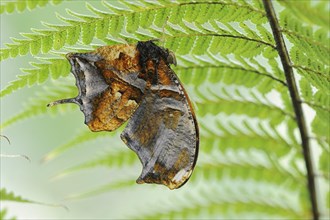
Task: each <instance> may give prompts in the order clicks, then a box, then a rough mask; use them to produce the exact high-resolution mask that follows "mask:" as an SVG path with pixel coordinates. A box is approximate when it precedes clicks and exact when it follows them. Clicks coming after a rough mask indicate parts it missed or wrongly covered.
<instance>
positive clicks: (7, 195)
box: [0, 188, 67, 209]
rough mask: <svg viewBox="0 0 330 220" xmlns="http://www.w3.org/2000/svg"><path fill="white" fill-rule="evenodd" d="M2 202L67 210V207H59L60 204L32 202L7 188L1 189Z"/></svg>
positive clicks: (0, 198) (0, 197)
mask: <svg viewBox="0 0 330 220" xmlns="http://www.w3.org/2000/svg"><path fill="white" fill-rule="evenodd" d="M0 201H2V202H4V201H11V202H21V203H31V204H39V205H46V206H54V207H62V208H65V209H67V208H66V207H65V206H63V205H59V204H49V203H44V202H37V201H34V200H30V199H25V198H23V197H22V196H19V195H16V194H14V193H13V192H8V191H7V189H6V188H1V189H0Z"/></svg>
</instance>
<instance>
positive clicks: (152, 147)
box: [121, 66, 199, 189]
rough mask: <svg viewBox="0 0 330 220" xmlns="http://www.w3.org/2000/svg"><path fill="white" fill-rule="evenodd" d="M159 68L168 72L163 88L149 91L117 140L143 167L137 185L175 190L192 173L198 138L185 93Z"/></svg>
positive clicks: (171, 74) (171, 75) (155, 87)
mask: <svg viewBox="0 0 330 220" xmlns="http://www.w3.org/2000/svg"><path fill="white" fill-rule="evenodd" d="M163 68H165V69H166V68H168V69H167V70H166V71H167V72H166V76H167V78H168V79H167V80H165V81H166V82H167V83H166V85H164V83H163V84H158V85H153V86H151V87H150V89H149V90H148V92H147V93H146V94H145V96H144V98H143V99H142V102H141V104H140V106H139V107H138V108H137V110H136V111H135V112H134V114H133V115H132V118H131V119H130V120H129V121H128V124H127V126H126V128H125V130H124V131H123V133H122V134H121V138H122V140H123V141H124V142H125V143H126V144H127V145H128V147H129V148H130V149H132V150H133V151H134V152H136V153H137V155H138V157H139V159H140V161H141V163H142V165H143V170H142V173H141V175H140V177H139V178H138V179H137V183H157V184H164V185H166V186H167V187H169V188H170V189H175V188H179V187H180V186H182V185H183V184H184V183H185V182H186V181H187V180H188V179H189V177H190V175H191V173H192V171H193V168H194V166H195V163H196V160H197V155H198V144H199V136H198V126H197V122H196V119H195V115H194V113H193V109H192V106H191V104H190V101H189V98H188V96H187V94H186V92H185V91H184V89H183V87H182V85H181V83H180V82H179V80H178V78H177V76H176V75H175V73H174V72H173V71H172V70H171V69H170V68H169V67H167V66H166V67H163ZM160 76H161V77H160V78H164V77H166V76H162V74H160ZM163 81H164V80H163ZM165 81H164V82H165Z"/></svg>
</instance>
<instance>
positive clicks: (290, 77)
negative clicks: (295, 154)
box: [263, 0, 319, 220]
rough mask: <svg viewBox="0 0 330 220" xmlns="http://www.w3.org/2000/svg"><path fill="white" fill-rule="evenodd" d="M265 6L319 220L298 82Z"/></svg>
mask: <svg viewBox="0 0 330 220" xmlns="http://www.w3.org/2000/svg"><path fill="white" fill-rule="evenodd" d="M263 4H264V7H265V10H266V15H267V18H268V21H269V23H270V26H271V28H272V31H273V35H274V40H275V42H276V48H277V51H278V53H279V56H280V58H281V62H282V66H283V70H284V74H285V78H286V82H287V86H288V89H289V92H290V97H291V101H292V106H293V109H294V112H295V115H296V122H297V124H298V128H299V131H300V137H301V146H302V150H303V155H304V159H305V166H306V170H307V180H308V190H309V196H310V200H311V204H312V213H313V219H314V220H319V211H318V205H317V194H316V185H315V178H314V168H313V162H312V158H311V152H310V144H309V138H308V132H307V127H306V122H305V117H304V112H303V110H302V106H301V103H302V102H301V100H300V97H299V93H298V89H297V85H296V81H295V78H294V74H293V69H292V65H291V61H290V57H289V54H288V51H287V49H286V45H285V42H284V40H283V36H282V33H281V28H280V26H279V23H278V20H277V18H276V14H275V11H274V8H273V4H272V2H271V1H270V0H263Z"/></svg>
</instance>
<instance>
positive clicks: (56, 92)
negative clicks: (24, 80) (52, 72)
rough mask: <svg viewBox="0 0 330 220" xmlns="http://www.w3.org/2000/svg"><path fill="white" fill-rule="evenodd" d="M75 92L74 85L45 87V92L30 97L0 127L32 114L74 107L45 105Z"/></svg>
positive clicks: (56, 111)
mask: <svg viewBox="0 0 330 220" xmlns="http://www.w3.org/2000/svg"><path fill="white" fill-rule="evenodd" d="M75 93H76V88H75V87H74V86H63V85H61V88H54V89H46V93H42V94H41V93H39V95H38V96H39V97H37V98H31V99H30V100H29V102H28V104H27V105H26V107H25V109H24V110H23V111H21V112H20V113H18V114H16V115H14V116H13V117H11V118H9V119H7V120H6V121H4V122H2V123H1V125H0V127H1V128H2V129H4V128H6V127H8V126H10V125H12V124H14V123H16V122H18V121H22V120H23V119H27V118H30V117H33V116H37V115H41V114H46V113H47V114H49V113H52V114H53V115H55V113H59V112H65V111H67V110H69V109H73V108H74V107H75V106H73V105H63V106H59V108H47V107H46V106H47V104H48V103H49V102H50V101H52V100H56V99H59V98H61V97H62V98H66V97H67V96H70V94H71V96H72V97H73V96H74V95H75Z"/></svg>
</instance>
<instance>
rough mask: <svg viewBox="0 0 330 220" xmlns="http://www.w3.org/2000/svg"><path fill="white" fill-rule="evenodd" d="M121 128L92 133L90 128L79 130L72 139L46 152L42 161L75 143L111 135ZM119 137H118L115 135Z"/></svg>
mask: <svg viewBox="0 0 330 220" xmlns="http://www.w3.org/2000/svg"><path fill="white" fill-rule="evenodd" d="M120 130H121V129H119V130H117V131H115V132H111V133H109V132H97V133H93V132H91V131H90V130H87V129H86V130H84V131H82V132H80V134H77V135H76V136H75V137H74V138H73V139H71V140H70V141H69V142H67V143H65V144H63V145H61V146H59V147H57V148H55V149H54V150H52V151H50V152H49V153H47V154H46V155H45V156H44V158H43V159H42V161H43V162H48V161H50V160H53V159H54V158H56V157H57V156H59V155H60V154H61V153H63V152H65V151H67V150H69V149H71V148H72V147H76V146H77V145H79V144H81V143H84V142H87V141H91V140H94V139H96V138H100V137H112V136H114V135H116V134H118V133H119V132H120ZM116 138H119V137H116Z"/></svg>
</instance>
